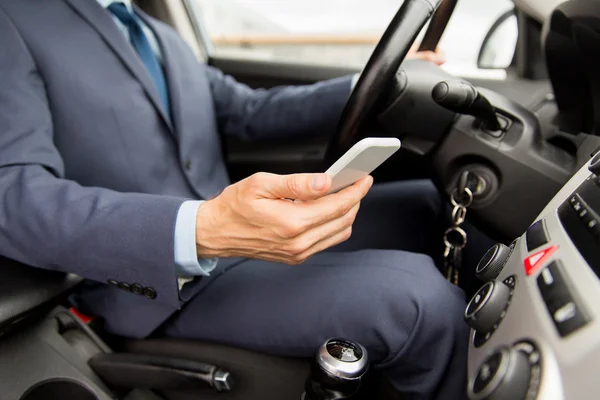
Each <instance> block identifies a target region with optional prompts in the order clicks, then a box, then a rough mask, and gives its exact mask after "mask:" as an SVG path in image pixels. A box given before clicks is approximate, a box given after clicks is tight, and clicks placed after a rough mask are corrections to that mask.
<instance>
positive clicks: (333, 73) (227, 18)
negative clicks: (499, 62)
mask: <svg viewBox="0 0 600 400" xmlns="http://www.w3.org/2000/svg"><path fill="white" fill-rule="evenodd" d="M403 1H404V0H373V1H370V2H365V1H363V0H303V1H298V0H278V1H273V0H183V4H184V6H185V9H186V11H187V14H188V17H189V19H190V21H191V24H192V26H193V28H194V33H195V36H196V40H197V42H198V43H199V45H200V47H201V48H202V50H203V52H204V53H205V54H206V56H207V63H209V64H210V65H213V66H215V67H217V68H219V69H221V70H223V71H224V72H225V73H227V74H230V75H232V76H233V77H235V78H236V79H237V80H238V81H240V82H243V83H245V84H248V85H249V86H251V87H255V88H270V87H274V86H279V85H302V84H310V83H313V82H316V81H320V80H325V79H330V78H335V77H338V76H344V75H349V74H355V73H359V72H360V70H361V68H362V67H363V66H364V65H365V63H366V62H367V60H368V58H369V56H370V54H371V52H372V51H373V49H374V47H375V45H376V44H377V42H378V40H379V37H380V36H381V34H382V33H383V31H384V30H385V28H386V27H387V24H388V22H389V21H390V20H391V18H392V17H393V15H394V14H395V12H396V11H397V10H398V8H399V7H400V5H401V4H402V2H403ZM512 7H513V5H512V2H511V1H510V0H488V1H486V2H481V1H479V0H460V1H459V2H458V5H457V7H456V9H455V11H454V14H453V16H452V19H451V21H450V23H449V25H448V27H447V29H446V32H445V34H444V36H443V37H442V40H441V43H440V47H441V49H442V51H443V52H444V54H445V57H446V59H447V62H446V63H445V65H444V68H445V69H447V70H448V71H450V72H451V73H452V74H455V75H460V76H464V77H475V78H477V79H479V83H482V82H483V83H485V81H486V80H490V81H492V82H498V81H502V80H504V79H506V76H507V74H506V71H505V70H504V69H503V68H497V69H485V70H483V69H478V68H477V56H478V52H479V48H480V46H481V42H482V41H483V38H484V37H485V36H486V33H487V32H488V30H489V28H490V27H491V26H492V25H493V23H494V21H495V20H496V19H497V18H498V17H499V16H500V15H502V14H503V13H505V12H506V11H507V10H510V9H512ZM514 29H515V30H516V29H517V28H516V26H515V27H514ZM514 36H515V38H514V40H513V42H512V43H511V41H510V40H509V41H508V44H507V46H508V47H509V48H508V52H509V53H510V52H511V51H512V53H511V54H514V47H515V44H516V32H514ZM511 46H512V47H511ZM349 93H350V88H349ZM371 135H377V132H376V131H375V132H371ZM328 140H329V137H327V136H326V135H323V136H322V137H320V138H317V139H314V138H313V139H304V140H303V139H294V140H269V141H263V142H259V143H242V142H239V141H238V140H236V139H228V140H227V141H226V143H225V151H226V154H227V162H228V166H229V170H230V174H231V176H232V179H234V180H237V179H241V178H243V177H244V176H247V175H249V174H251V173H253V172H257V171H268V172H275V173H294V172H309V171H310V172H313V171H315V172H316V171H322V170H324V168H326V166H325V165H324V164H323V155H324V152H325V148H326V145H327V143H328ZM426 171H427V168H426V166H425V164H424V160H423V159H422V158H421V157H417V156H416V155H414V154H411V153H409V152H407V151H400V152H398V153H397V154H396V155H395V156H394V158H393V159H392V160H390V161H388V162H386V164H384V167H383V168H380V169H379V170H378V171H377V173H376V176H375V178H376V179H378V181H385V180H388V179H410V178H420V177H425V176H427V172H426Z"/></svg>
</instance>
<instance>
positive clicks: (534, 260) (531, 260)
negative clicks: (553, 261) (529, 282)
mask: <svg viewBox="0 0 600 400" xmlns="http://www.w3.org/2000/svg"><path fill="white" fill-rule="evenodd" d="M556 250H558V246H556V245H554V246H550V247H546V248H545V249H543V250H540V251H538V252H536V253H534V254H532V255H530V256H529V257H527V258H526V259H525V261H523V263H524V264H525V273H526V274H527V275H531V274H533V273H534V272H535V271H536V270H537V269H538V268H539V267H541V266H542V265H543V264H544V263H545V262H546V260H548V258H550V256H551V255H552V254H553V253H554V252H555V251H556Z"/></svg>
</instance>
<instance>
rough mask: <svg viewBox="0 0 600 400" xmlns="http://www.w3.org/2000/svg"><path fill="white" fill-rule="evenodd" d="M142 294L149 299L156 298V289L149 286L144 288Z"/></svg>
mask: <svg viewBox="0 0 600 400" xmlns="http://www.w3.org/2000/svg"><path fill="white" fill-rule="evenodd" d="M144 296H145V297H147V298H149V299H150V300H154V299H155V298H156V290H154V289H152V288H151V287H147V288H144Z"/></svg>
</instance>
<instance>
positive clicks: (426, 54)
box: [411, 51, 446, 65]
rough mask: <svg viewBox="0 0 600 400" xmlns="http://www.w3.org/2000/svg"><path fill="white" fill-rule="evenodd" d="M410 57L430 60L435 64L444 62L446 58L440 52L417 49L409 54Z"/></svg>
mask: <svg viewBox="0 0 600 400" xmlns="http://www.w3.org/2000/svg"><path fill="white" fill-rule="evenodd" d="M411 58H413V59H417V60H426V61H431V62H433V63H435V64H437V65H442V64H444V63H445V62H446V59H445V57H444V55H443V54H441V52H433V51H419V52H417V53H414V54H412V55H411Z"/></svg>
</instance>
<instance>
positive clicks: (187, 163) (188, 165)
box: [185, 159, 192, 171]
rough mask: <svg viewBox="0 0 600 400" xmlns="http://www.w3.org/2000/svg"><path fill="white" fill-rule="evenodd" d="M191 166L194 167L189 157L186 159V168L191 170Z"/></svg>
mask: <svg viewBox="0 0 600 400" xmlns="http://www.w3.org/2000/svg"><path fill="white" fill-rule="evenodd" d="M190 168H192V162H191V161H190V160H189V159H188V160H185V169H187V170H188V171H189V170H190Z"/></svg>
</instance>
